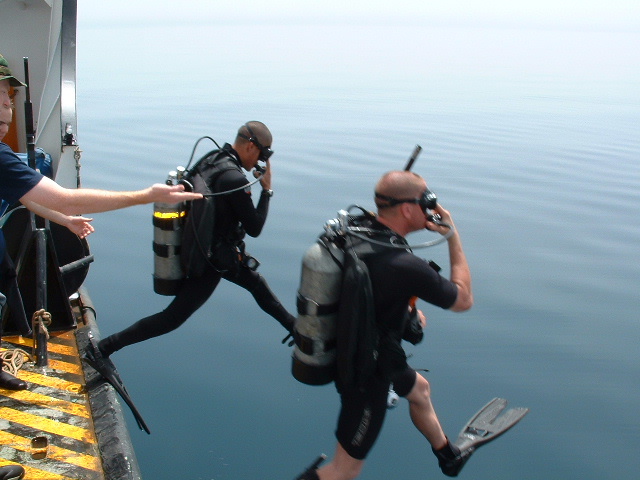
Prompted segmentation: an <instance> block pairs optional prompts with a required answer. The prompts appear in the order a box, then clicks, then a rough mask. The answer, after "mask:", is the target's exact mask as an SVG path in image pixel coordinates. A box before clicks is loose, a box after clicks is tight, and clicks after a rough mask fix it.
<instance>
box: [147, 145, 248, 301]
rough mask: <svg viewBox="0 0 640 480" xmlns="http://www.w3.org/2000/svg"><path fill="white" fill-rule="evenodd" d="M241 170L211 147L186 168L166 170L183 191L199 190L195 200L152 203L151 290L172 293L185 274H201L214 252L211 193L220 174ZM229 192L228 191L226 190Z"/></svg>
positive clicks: (212, 201)
mask: <svg viewBox="0 0 640 480" xmlns="http://www.w3.org/2000/svg"><path fill="white" fill-rule="evenodd" d="M234 169H236V170H238V171H239V172H242V169H241V168H240V166H239V165H238V164H237V163H236V162H235V161H234V160H233V159H232V158H231V157H230V156H229V152H227V151H225V150H213V151H211V152H209V153H207V154H206V155H205V156H203V157H202V158H201V159H200V160H198V161H197V162H196V164H195V165H194V166H193V167H192V168H190V169H189V170H188V171H178V172H177V174H174V172H172V173H170V175H169V180H168V181H167V183H170V182H177V183H179V184H183V185H184V186H185V190H187V191H193V192H197V193H202V194H204V195H205V196H204V197H203V198H202V199H199V200H193V201H190V202H180V203H176V204H164V203H154V212H153V225H154V241H153V251H154V275H153V287H154V291H155V292H156V293H158V294H160V295H175V294H176V293H177V292H178V290H179V289H180V287H181V285H182V282H183V280H184V279H185V278H188V277H199V276H202V274H203V273H204V271H205V270H206V268H207V264H209V263H210V261H211V257H212V256H213V254H214V244H215V239H214V226H215V196H214V195H212V194H218V195H222V194H224V193H226V192H214V191H213V190H212V188H214V186H215V184H216V181H217V180H218V178H219V177H220V175H221V174H222V173H224V172H226V171H229V170H234ZM229 193H230V192H229Z"/></svg>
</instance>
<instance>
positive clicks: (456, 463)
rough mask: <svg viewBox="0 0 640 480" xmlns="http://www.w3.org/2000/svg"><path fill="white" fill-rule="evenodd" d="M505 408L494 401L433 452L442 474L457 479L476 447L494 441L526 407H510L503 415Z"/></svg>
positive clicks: (500, 399) (526, 409)
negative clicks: (453, 440) (451, 441)
mask: <svg viewBox="0 0 640 480" xmlns="http://www.w3.org/2000/svg"><path fill="white" fill-rule="evenodd" d="M506 406H507V401H506V400H505V399H504V398H494V399H493V400H491V401H490V402H489V403H487V404H486V405H485V406H484V407H482V408H481V409H480V410H479V411H478V413H476V414H475V415H474V416H473V417H471V419H470V420H469V421H468V422H467V424H466V425H465V426H464V427H463V429H462V431H461V432H460V435H458V438H457V439H456V441H455V442H453V443H452V444H449V445H448V448H446V449H445V448H443V449H441V450H433V453H434V454H435V455H436V457H437V458H438V465H439V466H440V469H441V470H442V473H444V474H445V475H447V476H449V477H457V476H458V473H460V470H462V467H464V465H465V464H466V463H467V460H469V458H470V457H471V455H472V454H473V452H475V451H476V449H477V448H479V447H481V446H482V445H484V444H486V443H489V442H491V441H493V440H495V439H496V438H498V437H499V436H500V435H502V434H503V433H504V432H506V431H507V430H509V429H510V428H511V427H513V426H514V425H515V424H516V423H518V422H519V421H520V420H522V417H524V416H525V415H526V414H527V413H528V412H529V409H528V408H512V409H510V410H507V411H506V412H504V413H503V411H504V409H505V407H506ZM501 413H502V415H500V414H501Z"/></svg>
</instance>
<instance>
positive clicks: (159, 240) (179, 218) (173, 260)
mask: <svg viewBox="0 0 640 480" xmlns="http://www.w3.org/2000/svg"><path fill="white" fill-rule="evenodd" d="M184 172H185V169H184V167H178V168H177V171H171V172H169V177H168V178H167V182H166V183H167V185H177V184H178V182H179V181H180V180H181V179H182V177H183V175H184ZM186 214H187V209H186V204H185V202H179V203H161V202H156V203H154V204H153V267H154V270H153V290H154V291H155V292H156V293H158V294H160V295H175V294H176V293H178V290H179V289H180V286H181V285H182V281H183V280H184V273H183V271H182V267H181V266H180V247H181V239H182V226H183V224H184V220H185V217H186Z"/></svg>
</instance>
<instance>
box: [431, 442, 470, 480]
mask: <svg viewBox="0 0 640 480" xmlns="http://www.w3.org/2000/svg"><path fill="white" fill-rule="evenodd" d="M431 450H432V451H433V453H434V455H435V456H436V457H437V458H438V466H439V467H440V470H442V473H444V474H445V475H446V476H447V477H457V476H458V473H460V470H462V467H464V464H465V463H467V460H469V457H471V454H472V453H473V452H474V451H475V448H474V447H469V448H467V449H465V450H460V449H459V448H458V447H456V446H455V445H453V444H452V443H451V442H449V440H447V444H446V445H445V446H444V447H442V448H441V449H440V450H435V449H434V448H433V447H431Z"/></svg>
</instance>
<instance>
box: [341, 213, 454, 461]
mask: <svg viewBox="0 0 640 480" xmlns="http://www.w3.org/2000/svg"><path fill="white" fill-rule="evenodd" d="M372 227H373V228H374V229H376V230H387V231H388V229H387V228H386V227H385V226H384V225H382V224H380V223H379V222H377V221H374V222H373V225H372ZM395 236H396V238H397V240H396V243H398V242H399V241H404V239H402V238H401V237H399V235H395ZM361 258H362V259H363V261H364V262H365V264H366V265H367V268H368V269H369V274H370V278H371V284H372V290H373V297H374V308H375V315H376V323H377V326H378V332H379V337H380V339H379V344H378V360H377V371H376V374H375V375H374V376H373V377H371V378H370V379H369V380H368V382H367V384H366V386H365V387H364V389H359V388H357V387H345V386H344V385H341V384H340V382H339V381H337V382H336V387H337V389H338V392H339V393H340V398H341V402H342V408H341V411H340V415H339V417H338V426H337V429H336V437H337V439H338V441H339V442H340V445H341V446H342V447H343V448H344V449H345V450H346V451H347V453H349V455H351V456H352V457H354V458H356V459H359V460H363V459H364V458H365V457H366V456H367V454H368V452H369V450H370V449H371V447H372V446H373V443H374V442H375V440H376V439H377V437H378V434H379V433H380V430H381V428H382V424H383V421H384V417H385V414H386V411H387V394H388V391H389V385H390V383H393V387H394V390H395V392H396V393H397V394H398V395H399V396H401V397H405V396H407V395H408V394H409V393H410V392H411V389H412V388H413V385H414V383H415V380H416V375H417V373H416V371H415V370H413V369H412V368H411V367H409V365H408V364H407V357H406V354H405V352H404V350H403V348H402V346H401V342H402V336H403V333H404V329H405V323H406V319H407V310H408V306H409V300H410V299H411V297H414V296H415V297H419V298H421V299H422V300H425V301H427V302H429V303H431V304H433V305H436V306H438V307H441V308H444V309H448V308H450V307H451V306H452V305H453V304H454V302H455V300H456V297H457V294H458V289H457V286H456V285H455V284H454V283H452V282H451V281H449V280H447V279H446V278H444V277H442V276H441V275H440V274H439V273H438V272H436V271H435V270H434V269H433V268H432V267H431V266H430V265H429V264H428V263H427V262H426V261H425V260H423V259H421V258H419V257H417V256H415V255H413V254H412V253H411V252H409V251H407V250H401V249H391V248H386V249H385V248H383V249H382V250H378V252H377V253H374V254H371V255H366V256H364V257H361Z"/></svg>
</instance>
